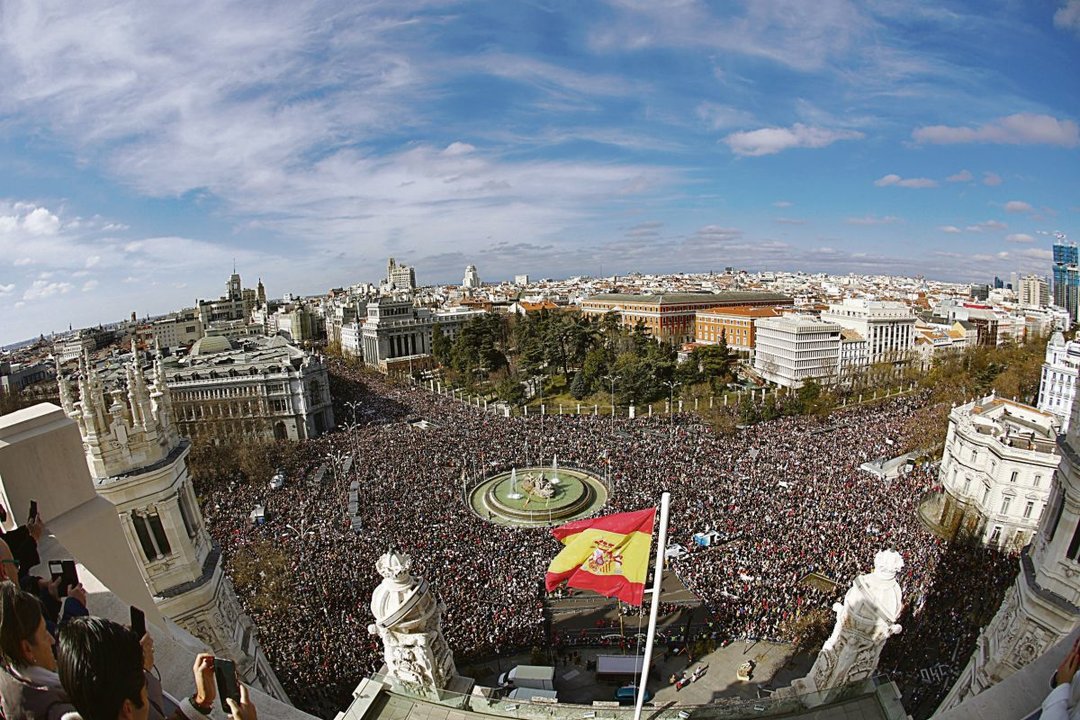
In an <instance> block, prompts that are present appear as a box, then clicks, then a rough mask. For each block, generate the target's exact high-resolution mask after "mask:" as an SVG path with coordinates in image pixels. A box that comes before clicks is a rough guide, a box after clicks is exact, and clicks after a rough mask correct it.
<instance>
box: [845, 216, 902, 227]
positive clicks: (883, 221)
mask: <svg viewBox="0 0 1080 720" xmlns="http://www.w3.org/2000/svg"><path fill="white" fill-rule="evenodd" d="M845 222H847V224H848V225H895V224H896V223H898V222H900V218H898V217H896V216H894V215H886V216H884V217H878V216H877V215H864V216H863V217H849V218H848V219H847V220H846V221H845Z"/></svg>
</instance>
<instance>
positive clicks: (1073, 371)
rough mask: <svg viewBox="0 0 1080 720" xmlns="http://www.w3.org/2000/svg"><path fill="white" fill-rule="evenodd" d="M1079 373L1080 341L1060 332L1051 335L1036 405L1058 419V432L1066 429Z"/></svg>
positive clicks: (1047, 345)
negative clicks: (1066, 338) (1068, 337)
mask: <svg viewBox="0 0 1080 720" xmlns="http://www.w3.org/2000/svg"><path fill="white" fill-rule="evenodd" d="M1078 373H1080V342H1077V341H1076V340H1070V341H1068V342H1065V337H1064V336H1063V335H1062V334H1061V333H1060V332H1055V333H1054V334H1053V335H1051V336H1050V341H1049V342H1048V343H1047V344H1046V362H1044V363H1043V366H1042V378H1041V379H1040V381H1039V402H1038V407H1039V409H1040V410H1042V411H1043V412H1048V413H1052V414H1054V415H1055V416H1057V418H1058V419H1059V420H1061V432H1066V431H1068V429H1069V415H1070V412H1069V411H1070V410H1071V409H1072V405H1073V398H1074V397H1075V396H1076V376H1077V374H1078Z"/></svg>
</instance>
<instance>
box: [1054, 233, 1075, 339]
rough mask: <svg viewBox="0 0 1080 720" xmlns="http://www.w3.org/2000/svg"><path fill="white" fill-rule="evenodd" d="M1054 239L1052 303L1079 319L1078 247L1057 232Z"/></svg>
mask: <svg viewBox="0 0 1080 720" xmlns="http://www.w3.org/2000/svg"><path fill="white" fill-rule="evenodd" d="M1055 237H1056V239H1055V240H1054V304H1055V305H1057V306H1058V307H1061V308H1065V309H1066V310H1068V311H1069V318H1071V319H1072V320H1073V321H1074V322H1075V321H1077V320H1080V315H1078V313H1080V249H1078V248H1077V247H1076V243H1071V242H1068V241H1067V240H1066V238H1065V236H1064V235H1063V234H1061V233H1058V234H1057V235H1056V236H1055Z"/></svg>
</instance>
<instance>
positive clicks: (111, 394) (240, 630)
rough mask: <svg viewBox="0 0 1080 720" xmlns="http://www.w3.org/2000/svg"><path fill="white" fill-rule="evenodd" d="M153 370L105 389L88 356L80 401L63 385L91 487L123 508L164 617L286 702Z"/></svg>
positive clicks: (131, 370) (135, 363) (135, 358)
mask: <svg viewBox="0 0 1080 720" xmlns="http://www.w3.org/2000/svg"><path fill="white" fill-rule="evenodd" d="M154 369H155V372H154V382H153V384H152V385H151V384H149V383H148V382H147V378H146V376H145V375H144V372H143V367H142V362H141V360H140V356H139V354H138V353H135V352H133V353H132V361H131V363H130V364H129V365H128V366H127V367H126V368H125V371H124V372H125V380H126V385H124V386H121V385H119V384H118V385H117V386H116V387H115V388H114V389H112V390H108V389H106V386H105V383H104V382H103V381H102V379H101V377H100V375H99V374H98V373H97V371H96V370H95V369H94V367H93V366H92V365H91V364H90V363H89V362H88V361H87V359H85V358H84V360H83V362H82V364H81V367H80V372H79V378H78V390H79V394H78V399H77V400H76V399H75V397H74V396H73V392H72V387H71V384H70V381H69V380H68V378H66V377H63V376H61V377H60V378H58V382H59V389H60V402H61V405H62V407H63V409H64V412H65V413H66V414H67V415H68V417H70V418H71V419H73V420H74V421H75V422H76V424H77V425H78V427H79V432H80V434H81V436H82V439H83V447H84V450H85V453H86V463H87V466H88V467H89V470H90V474H91V476H92V477H93V479H94V487H95V488H96V490H97V492H98V494H99V495H100V496H101V497H103V498H105V499H106V500H108V501H109V502H111V503H112V504H113V505H114V506H115V507H116V511H117V513H118V514H119V516H120V523H121V526H122V528H123V531H124V535H125V537H126V540H127V543H128V546H129V547H130V549H131V553H132V555H133V556H134V557H135V559H136V561H137V564H138V567H139V571H140V573H141V574H142V578H143V581H144V582H145V583H146V587H147V589H148V590H149V591H150V594H151V595H152V596H153V598H154V603H155V605H156V606H157V609H158V610H160V611H161V614H162V615H164V616H165V617H167V618H169V619H170V620H172V621H173V622H175V623H176V624H177V625H179V626H180V627H182V628H184V629H185V630H187V631H188V632H189V633H191V634H192V635H194V636H195V637H197V638H198V639H199V640H201V641H202V642H204V643H206V644H207V645H208V646H209V647H210V648H211V649H212V650H213V652H214V654H215V655H221V656H222V657H228V658H232V659H233V660H235V661H236V664H237V671H238V672H239V674H240V676H241V677H242V679H243V680H244V681H245V682H248V683H251V684H253V685H256V686H258V687H260V688H262V689H263V690H265V691H266V692H268V693H270V694H271V695H274V696H275V697H277V698H279V699H281V700H284V701H286V702H288V697H287V696H286V695H285V691H284V690H283V689H282V687H281V684H280V683H279V682H278V680H277V677H276V676H275V674H274V671H273V669H272V668H271V667H270V663H269V661H268V660H267V658H266V655H265V653H264V652H263V650H262V648H261V646H260V645H259V642H258V640H257V638H256V631H255V626H254V624H253V623H252V622H251V619H250V618H248V617H247V615H245V614H244V613H243V611H242V610H241V609H240V605H239V602H238V601H237V599H236V594H235V592H234V590H233V587H232V584H231V583H230V582H229V580H228V579H227V578H226V577H225V574H224V570H223V568H222V560H221V552H220V550H219V549H218V548H217V547H216V546H215V545H214V543H213V541H212V540H211V539H210V535H209V533H208V532H207V530H206V525H205V523H204V521H203V517H202V513H201V512H200V511H199V505H198V503H197V502H196V498H195V492H194V490H193V488H192V485H191V477H190V475H189V473H188V463H187V455H188V452H189V450H190V448H191V444H190V443H189V442H188V441H187V440H185V439H183V438H181V436H180V434H179V433H178V428H177V426H176V424H175V423H174V422H173V419H172V409H173V408H172V396H171V394H170V392H169V388H168V386H167V385H166V383H165V370H164V367H163V365H162V364H161V361H160V358H159V359H158V361H157V362H156V363H155V366H154Z"/></svg>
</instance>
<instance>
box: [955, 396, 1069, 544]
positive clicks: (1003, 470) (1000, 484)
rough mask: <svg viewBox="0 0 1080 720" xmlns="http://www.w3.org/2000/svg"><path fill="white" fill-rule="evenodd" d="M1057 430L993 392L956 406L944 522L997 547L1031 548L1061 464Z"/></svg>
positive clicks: (1044, 417) (1045, 417)
mask: <svg viewBox="0 0 1080 720" xmlns="http://www.w3.org/2000/svg"><path fill="white" fill-rule="evenodd" d="M1057 427H1058V420H1057V418H1055V417H1054V416H1053V415H1051V414H1049V413H1045V412H1042V411H1041V410H1038V409H1037V408H1033V407H1031V406H1030V405H1023V404H1021V403H1017V402H1013V401H1011V400H1005V399H1004V398H999V397H995V396H993V395H991V396H988V397H986V398H983V399H981V400H976V401H974V402H970V403H967V404H966V405H960V406H957V407H955V408H953V409H952V412H950V413H949V430H948V434H947V435H946V438H945V450H944V453H943V455H942V458H941V469H940V472H939V476H938V477H939V479H940V481H941V485H942V487H943V488H944V495H945V497H944V502H943V504H942V512H941V515H940V523H941V525H942V526H943V527H945V528H948V529H950V530H951V531H957V530H960V529H961V528H962V530H963V531H964V532H966V533H969V534H971V535H973V536H975V537H976V538H978V540H979V541H980V542H982V543H984V544H986V545H989V546H992V547H997V548H1002V549H1009V550H1019V549H1020V548H1022V547H1024V546H1025V545H1027V544H1028V542H1029V541H1030V540H1031V537H1032V535H1033V534H1034V532H1035V528H1036V527H1037V525H1038V522H1039V518H1040V517H1041V515H1042V511H1043V508H1044V506H1045V505H1046V501H1047V497H1048V496H1049V494H1050V487H1051V478H1052V477H1053V475H1054V471H1055V470H1056V468H1057V465H1058V459H1059V457H1058V453H1057V445H1056V443H1055V440H1056V438H1057Z"/></svg>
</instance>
